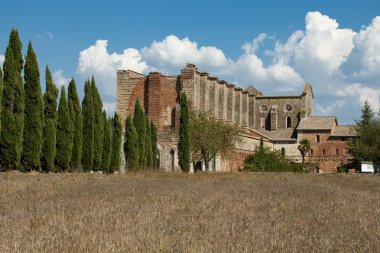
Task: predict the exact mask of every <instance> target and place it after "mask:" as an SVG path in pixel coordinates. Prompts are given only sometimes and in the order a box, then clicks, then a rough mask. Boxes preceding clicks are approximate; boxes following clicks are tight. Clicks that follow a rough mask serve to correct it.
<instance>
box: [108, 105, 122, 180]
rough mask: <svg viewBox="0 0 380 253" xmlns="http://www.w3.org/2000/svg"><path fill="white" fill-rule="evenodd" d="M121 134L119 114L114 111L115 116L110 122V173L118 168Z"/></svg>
mask: <svg viewBox="0 0 380 253" xmlns="http://www.w3.org/2000/svg"><path fill="white" fill-rule="evenodd" d="M121 134H122V129H121V122H120V120H119V116H118V115H117V113H116V112H115V116H114V118H113V122H112V151H111V162H110V172H111V173H112V172H114V171H116V170H118V169H119V164H120V148H121Z"/></svg>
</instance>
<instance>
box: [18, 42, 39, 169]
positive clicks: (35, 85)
mask: <svg viewBox="0 0 380 253" xmlns="http://www.w3.org/2000/svg"><path fill="white" fill-rule="evenodd" d="M24 79H25V84H24V89H25V110H24V126H25V127H24V137H23V138H24V141H23V149H22V164H23V167H24V170H26V171H30V170H38V168H39V167H40V164H41V160H40V158H41V157H40V156H41V148H42V131H43V101H42V93H41V85H40V72H39V67H38V62H37V57H36V54H35V53H34V50H33V46H32V42H29V45H28V52H27V54H26V61H25V68H24Z"/></svg>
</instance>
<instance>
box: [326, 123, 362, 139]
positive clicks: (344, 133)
mask: <svg viewBox="0 0 380 253" xmlns="http://www.w3.org/2000/svg"><path fill="white" fill-rule="evenodd" d="M331 136H337V137H353V136H357V133H356V130H355V126H353V125H342V126H334V128H333V130H332V132H331Z"/></svg>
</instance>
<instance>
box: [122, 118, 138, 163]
mask: <svg viewBox="0 0 380 253" xmlns="http://www.w3.org/2000/svg"><path fill="white" fill-rule="evenodd" d="M124 154H125V160H126V164H127V168H128V169H133V170H135V169H137V168H138V165H139V143H138V134H137V131H136V128H135V126H134V125H133V120H132V118H131V116H128V117H127V119H126V121H125V142H124Z"/></svg>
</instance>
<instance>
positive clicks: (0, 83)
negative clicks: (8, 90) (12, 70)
mask: <svg viewBox="0 0 380 253" xmlns="http://www.w3.org/2000/svg"><path fill="white" fill-rule="evenodd" d="M2 97H3V70H2V69H1V66H0V135H1V112H2V109H3V106H2V104H1V99H2Z"/></svg>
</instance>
